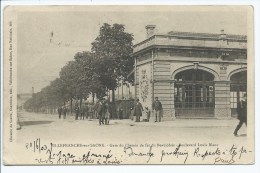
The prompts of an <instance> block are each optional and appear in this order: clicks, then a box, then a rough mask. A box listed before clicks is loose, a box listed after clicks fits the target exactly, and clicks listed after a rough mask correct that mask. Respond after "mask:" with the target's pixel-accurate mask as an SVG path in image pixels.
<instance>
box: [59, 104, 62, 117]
mask: <svg viewBox="0 0 260 173" xmlns="http://www.w3.org/2000/svg"><path fill="white" fill-rule="evenodd" d="M58 114H59V119H61V114H62V107H61V106H59V107H58Z"/></svg>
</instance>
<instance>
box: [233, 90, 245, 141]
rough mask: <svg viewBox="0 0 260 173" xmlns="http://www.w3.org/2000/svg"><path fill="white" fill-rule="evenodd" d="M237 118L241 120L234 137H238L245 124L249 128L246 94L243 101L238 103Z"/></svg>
mask: <svg viewBox="0 0 260 173" xmlns="http://www.w3.org/2000/svg"><path fill="white" fill-rule="evenodd" d="M237 114H238V116H237V118H238V120H239V123H238V125H237V127H236V129H235V131H234V135H235V136H238V135H237V132H238V130H239V129H240V128H241V127H242V125H243V123H245V124H246V126H247V98H246V94H244V97H243V99H242V100H241V101H240V102H239V103H238V105H237Z"/></svg>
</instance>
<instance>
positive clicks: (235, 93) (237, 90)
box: [230, 71, 247, 117]
mask: <svg viewBox="0 0 260 173" xmlns="http://www.w3.org/2000/svg"><path fill="white" fill-rule="evenodd" d="M246 92H247V72H246V71H241V72H237V73H235V74H233V75H232V76H231V77H230V105H231V116H232V117H237V104H238V103H239V101H240V100H241V98H242V96H243V95H244V94H245V93H246Z"/></svg>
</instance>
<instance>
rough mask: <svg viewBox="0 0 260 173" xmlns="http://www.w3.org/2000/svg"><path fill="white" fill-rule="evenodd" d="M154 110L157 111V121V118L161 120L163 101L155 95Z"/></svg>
mask: <svg viewBox="0 0 260 173" xmlns="http://www.w3.org/2000/svg"><path fill="white" fill-rule="evenodd" d="M153 110H154V113H155V122H157V120H158V121H159V122H161V110H162V103H161V102H160V101H159V100H158V97H155V100H154V102H153Z"/></svg>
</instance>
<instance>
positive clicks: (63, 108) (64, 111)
mask: <svg viewBox="0 0 260 173" xmlns="http://www.w3.org/2000/svg"><path fill="white" fill-rule="evenodd" d="M67 112H68V109H67V108H66V106H60V107H58V114H59V119H61V115H63V119H66V116H67Z"/></svg>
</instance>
